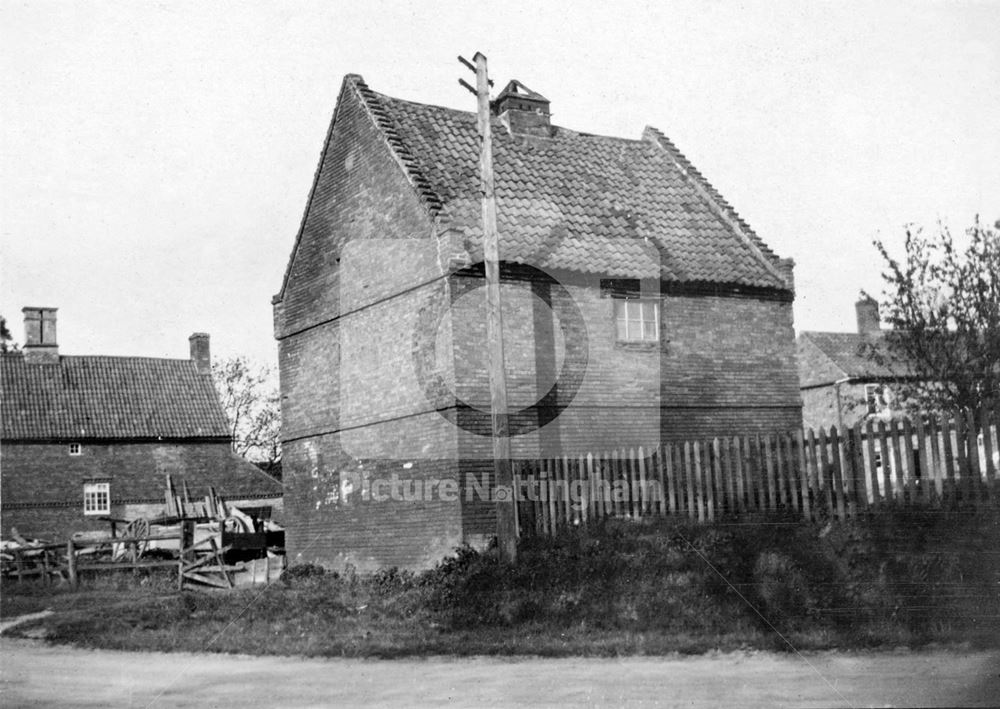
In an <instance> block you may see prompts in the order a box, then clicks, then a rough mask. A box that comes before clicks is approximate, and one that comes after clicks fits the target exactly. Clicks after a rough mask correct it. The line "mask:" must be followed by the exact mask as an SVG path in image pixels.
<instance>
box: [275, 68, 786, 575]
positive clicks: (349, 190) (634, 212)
mask: <svg viewBox="0 0 1000 709" xmlns="http://www.w3.org/2000/svg"><path fill="white" fill-rule="evenodd" d="M494 111H495V114H496V115H495V117H494V118H493V123H494V163H495V166H496V185H497V187H496V194H497V209H498V215H499V216H498V224H499V231H500V249H501V259H502V260H503V263H502V267H501V277H502V281H503V285H502V295H503V318H504V340H505V347H506V368H507V377H508V389H509V392H510V393H509V398H510V404H511V408H512V410H516V413H513V414H512V430H513V431H514V433H515V434H516V435H514V436H513V437H512V451H513V455H514V456H515V457H516V458H521V459H526V458H537V457H539V456H552V455H563V454H579V453H585V452H587V451H596V450H606V449H609V448H612V447H616V446H639V445H643V446H655V445H657V444H658V443H659V442H661V441H664V440H682V439H690V438H693V437H708V436H714V435H723V434H735V433H748V432H764V431H787V430H792V429H797V428H799V427H800V426H801V423H802V419H801V401H800V399H799V393H798V380H797V372H796V363H795V346H794V331H793V324H792V301H793V298H794V291H793V282H792V263H791V261H790V260H787V259H779V258H777V257H776V256H775V255H774V253H772V252H771V251H770V250H769V249H768V248H767V246H766V245H765V244H764V243H763V242H762V241H761V239H760V238H759V237H758V236H757V235H756V234H755V233H754V232H753V230H752V229H751V228H750V227H749V226H748V225H747V224H746V223H745V222H744V221H743V220H742V219H741V218H740V217H739V216H738V215H737V214H736V212H735V211H734V210H733V209H732V208H731V207H730V206H729V204H728V203H727V202H726V201H725V200H724V199H723V198H722V197H721V196H720V195H719V194H718V193H717V192H716V191H715V190H714V189H713V188H712V186H711V185H710V184H709V183H708V182H707V180H705V178H704V177H703V176H702V175H701V174H700V173H699V172H698V171H697V170H696V169H695V168H694V167H693V166H692V165H691V164H690V163H689V162H688V161H687V160H686V159H685V157H684V156H683V155H682V154H681V153H680V152H679V151H678V150H677V148H676V147H674V145H673V144H672V143H671V142H670V141H669V140H667V138H665V137H664V136H663V134H661V133H660V132H659V131H657V130H655V129H653V128H647V129H646V130H645V131H644V132H643V134H642V136H641V137H640V138H638V139H622V138H610V137H603V136H595V135H589V134H586V133H579V132H576V131H572V130H568V129H565V128H561V127H557V126H554V125H551V124H550V122H549V102H548V101H547V100H546V99H545V98H544V97H542V96H541V95H539V94H537V93H534V92H531V91H530V90H528V89H526V88H525V87H524V86H523V85H522V84H520V83H518V82H516V81H515V82H511V83H510V84H508V85H507V87H506V88H505V89H504V90H503V91H502V92H501V93H500V95H499V96H498V97H497V99H496V100H495V101H494ZM480 210H481V203H480V182H479V140H478V137H477V129H476V115H475V114H473V113H467V112H463V111H457V110H452V109H448V108H441V107H437V106H429V105H423V104H418V103H413V102H410V101H404V100H400V99H396V98H391V97H389V96H385V95H382V94H378V93H376V92H374V91H372V90H371V89H370V88H369V87H368V86H367V85H366V84H365V82H364V81H363V80H362V78H361V77H360V76H357V75H348V76H347V77H346V78H345V80H344V82H343V86H342V88H341V92H340V96H339V98H338V101H337V106H336V109H335V111H334V115H333V119H332V121H331V123H330V128H329V131H328V133H327V136H326V141H325V144H324V146H323V151H322V155H321V158H320V163H319V167H318V169H317V172H316V176H315V180H314V184H313V187H312V191H311V194H310V196H309V200H308V204H307V207H306V212H305V215H304V217H303V221H302V225H301V228H300V231H299V233H298V236H297V238H296V241H295V246H294V248H293V251H292V255H291V258H290V261H289V265H288V269H287V271H286V273H285V277H284V281H283V283H282V286H281V291H280V292H279V293H278V295H276V296H275V298H274V301H273V304H274V331H275V336H276V338H277V340H278V343H279V364H280V375H281V392H282V439H283V449H282V450H283V457H282V464H283V479H284V482H285V505H286V507H285V513H286V530H287V531H286V533H287V543H288V547H289V553H290V555H291V557H292V559H293V561H315V562H320V563H324V564H327V565H331V566H337V565H342V564H345V563H351V564H354V565H355V566H357V567H358V568H375V567H382V566H392V565H398V566H403V567H410V568H418V567H424V566H427V565H429V564H432V563H434V562H435V561H437V560H438V559H440V558H441V557H442V556H444V555H446V554H447V553H449V552H450V551H451V550H452V549H453V548H454V547H455V546H457V545H458V544H460V543H462V542H468V543H473V544H478V543H482V542H483V541H484V540H485V539H487V538H488V537H489V536H490V535H492V534H493V532H494V529H495V514H494V507H493V503H490V502H488V501H485V500H483V499H481V497H482V496H481V495H479V494H473V493H475V492H477V491H481V489H482V486H481V487H479V488H476V486H475V485H474V484H471V483H470V480H472V481H475V480H479V481H482V480H483V479H484V478H482V477H476V476H482V475H486V476H488V475H489V472H490V471H491V470H492V464H491V462H490V450H491V439H490V437H489V435H488V434H489V416H488V415H487V413H486V412H488V409H489V395H488V377H487V370H486V348H485V325H484V321H485V316H484V296H483V291H482V290H477V289H479V288H480V287H481V286H482V285H483V277H482V268H481V260H482V239H481V224H480V214H481V212H480ZM470 475H471V476H472V477H471V478H470ZM442 479H445V480H454V481H457V486H458V491H459V492H458V494H457V495H448V494H441V492H442V489H444V488H442V486H440V485H439V486H438V487H437V488H436V490H437V493H438V494H437V495H436V496H435V495H431V494H428V493H427V489H428V487H433V485H434V484H435V483H437V481H439V480H442ZM418 484H419V485H423V487H422V488H420V489H422V490H423V495H422V496H421V494H420V493H419V489H418ZM395 485H398V486H399V488H398V489H399V490H400V491H402V492H401V493H400V495H396V496H393V495H391V494H390V492H391V491H392V490H393V489H394V488H393V486H395ZM474 488H475V489H474ZM453 490H454V488H453V487H448V488H447V490H446V492H452V491H453ZM407 491H409V493H410V494H409V496H408V497H407V496H406V492H407ZM401 496H402V497H405V498H406V499H399V498H400V497H401Z"/></svg>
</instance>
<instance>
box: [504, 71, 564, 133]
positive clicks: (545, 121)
mask: <svg viewBox="0 0 1000 709" xmlns="http://www.w3.org/2000/svg"><path fill="white" fill-rule="evenodd" d="M493 112H494V113H496V115H497V116H499V117H500V122H501V123H503V124H504V126H506V127H507V130H508V131H510V132H511V133H512V134H514V135H533V136H537V137H540V138H550V137H551V136H552V124H551V123H550V122H549V100H548V99H547V98H545V97H544V96H542V95H541V94H539V93H535V92H534V91H532V90H531V89H529V88H528V87H527V86H525V85H524V84H522V83H521V82H520V81H518V80H517V79H514V80H513V81H510V82H508V83H507V85H506V86H505V87H504V89H503V91H501V92H500V94H499V95H498V96H497V97H496V99H494V100H493Z"/></svg>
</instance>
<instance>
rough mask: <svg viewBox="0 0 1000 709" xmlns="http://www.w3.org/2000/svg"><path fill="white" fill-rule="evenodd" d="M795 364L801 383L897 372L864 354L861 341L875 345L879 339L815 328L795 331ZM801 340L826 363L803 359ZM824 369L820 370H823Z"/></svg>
mask: <svg viewBox="0 0 1000 709" xmlns="http://www.w3.org/2000/svg"><path fill="white" fill-rule="evenodd" d="M799 340H800V343H799V365H800V374H801V377H800V379H801V381H800V384H801V386H804V387H809V386H819V385H824V384H831V383H832V382H833V381H835V380H836V379H842V378H844V377H852V378H854V377H856V378H872V379H878V378H882V377H892V376H894V375H898V374H899V372H894V371H893V370H892V369H891V368H890V367H888V366H886V365H885V364H880V363H878V362H874V361H872V360H871V359H870V358H869V357H867V356H866V354H865V345H866V343H870V344H872V345H874V346H875V347H878V346H879V345H880V344H881V340H880V339H875V340H872V339H871V338H869V337H864V336H862V335H859V334H858V333H856V332H815V331H807V332H803V333H801V334H800V335H799ZM803 342H807V343H810V344H811V345H812V346H813V347H814V348H815V350H818V351H819V353H820V354H821V355H822V356H823V357H825V359H826V362H825V364H827V365H828V366H827V367H825V368H824V367H818V366H816V363H815V362H807V361H806V360H807V359H808V357H803V354H802V353H803V347H802V344H803ZM830 366H832V367H835V368H836V370H839V375H838V376H835V377H833V378H832V379H831V377H832V376H833V374H832V371H831V370H830ZM824 369H825V370H826V371H823V370H824Z"/></svg>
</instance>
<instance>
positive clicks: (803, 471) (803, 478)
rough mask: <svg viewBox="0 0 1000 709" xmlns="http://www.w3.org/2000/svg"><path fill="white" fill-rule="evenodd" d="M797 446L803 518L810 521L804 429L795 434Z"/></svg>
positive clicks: (810, 511)
mask: <svg viewBox="0 0 1000 709" xmlns="http://www.w3.org/2000/svg"><path fill="white" fill-rule="evenodd" d="M795 445H797V446H798V447H799V480H798V484H799V488H800V489H801V491H802V517H803V518H804V519H805V520H806V521H809V520H811V519H812V510H811V509H810V504H809V463H808V461H807V460H806V439H805V435H804V432H803V431H802V429H799V430H798V431H796V432H795Z"/></svg>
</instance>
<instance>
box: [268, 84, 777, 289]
mask: <svg viewBox="0 0 1000 709" xmlns="http://www.w3.org/2000/svg"><path fill="white" fill-rule="evenodd" d="M348 98H349V99H350V100H358V101H360V102H361V103H362V104H363V105H364V106H365V108H366V111H367V113H368V115H369V117H370V118H371V120H372V123H373V124H374V125H375V126H376V127H377V128H378V130H379V131H380V132H381V134H382V135H383V137H384V138H385V140H386V143H387V145H388V146H389V148H390V150H391V151H392V153H393V155H394V156H395V158H396V160H397V162H398V164H399V165H400V167H401V169H402V170H403V171H404V172H405V173H406V175H407V177H408V179H409V181H410V183H411V185H412V186H413V188H414V190H415V192H416V193H417V194H418V195H419V197H420V198H421V201H422V202H423V204H424V205H425V207H426V208H427V210H428V212H429V214H430V215H431V216H432V217H436V218H438V219H439V220H440V221H441V223H442V224H444V225H446V226H449V227H451V228H452V229H454V230H456V231H457V232H458V233H459V234H460V235H461V236H460V240H461V241H462V244H461V246H463V247H464V248H465V249H466V250H467V251H468V252H469V254H470V256H472V258H473V260H474V261H478V260H481V258H482V230H481V223H480V219H481V202H480V199H481V197H480V177H479V137H478V133H477V127H476V114H474V113H471V112H465V111H457V110H454V109H450V108H443V107H440V106H430V105H425V104H420V103H414V102H411V101H404V100H401V99H397V98H392V97H389V96H385V95H382V94H379V93H376V92H375V91H372V90H371V89H370V88H369V87H368V86H367V85H366V84H365V82H364V80H363V79H362V78H361V77H360V76H358V75H355V74H350V75H348V76H347V77H345V80H344V90H342V92H341V98H340V100H341V101H344V100H347V99H348ZM334 120H336V114H335V118H334ZM493 122H494V130H493V135H494V141H493V151H494V155H493V162H494V168H495V179H496V197H497V213H498V227H499V232H500V239H501V244H500V248H501V257H502V258H503V259H504V260H506V261H512V262H515V263H526V264H529V265H535V266H541V267H543V268H553V269H567V270H571V271H577V272H584V273H600V274H606V275H609V276H619V277H633V278H634V277H654V278H655V277H659V278H661V279H663V280H665V281H671V282H676V283H691V284H714V285H717V284H727V285H738V286H751V287H758V288H766V289H774V290H779V291H790V290H791V283H790V279H789V278H788V276H787V274H786V272H785V271H784V270H783V265H782V264H781V263H779V259H778V258H777V257H776V256H775V255H774V254H773V253H772V252H771V251H770V250H769V249H768V248H767V247H766V246H765V245H764V243H763V242H762V241H761V240H760V238H759V237H758V236H757V235H756V234H755V233H754V232H753V231H752V230H751V229H750V227H749V225H747V224H746V222H744V221H743V220H742V219H741V218H740V217H739V215H738V214H737V213H736V212H735V211H734V210H733V209H732V207H731V206H730V205H729V204H728V203H727V202H726V201H725V200H724V199H723V198H722V196H721V195H720V194H719V193H718V192H717V191H716V190H715V189H714V188H713V187H712V186H711V185H710V184H709V183H708V181H707V180H705V178H704V177H703V176H702V175H701V174H700V173H699V172H698V171H697V170H696V169H695V168H694V167H693V166H692V165H691V164H690V162H688V160H687V159H686V158H685V157H684V156H683V155H682V154H681V153H680V151H678V150H677V148H676V147H675V146H674V145H673V144H672V143H671V142H670V141H669V140H667V139H666V138H665V137H664V136H663V134H662V133H660V132H659V131H657V130H655V129H652V128H647V129H646V130H645V132H644V133H643V136H642V139H638V140H631V139H624V138H612V137H604V136H596V135H589V134H585V133H578V132H575V131H571V130H567V129H565V128H559V127H553V128H552V130H551V137H549V138H543V137H534V136H532V137H527V136H512V135H511V134H510V133H509V132H508V130H507V129H506V128H505V127H504V126H503V124H502V122H501V121H500V119H498V118H494V119H493ZM321 161H322V158H321ZM321 164H322V163H321ZM318 179H319V180H320V181H321V180H322V179H323V177H322V176H318ZM315 193H316V186H315V185H314V194H315ZM293 258H294V252H293ZM286 278H287V275H286Z"/></svg>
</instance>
